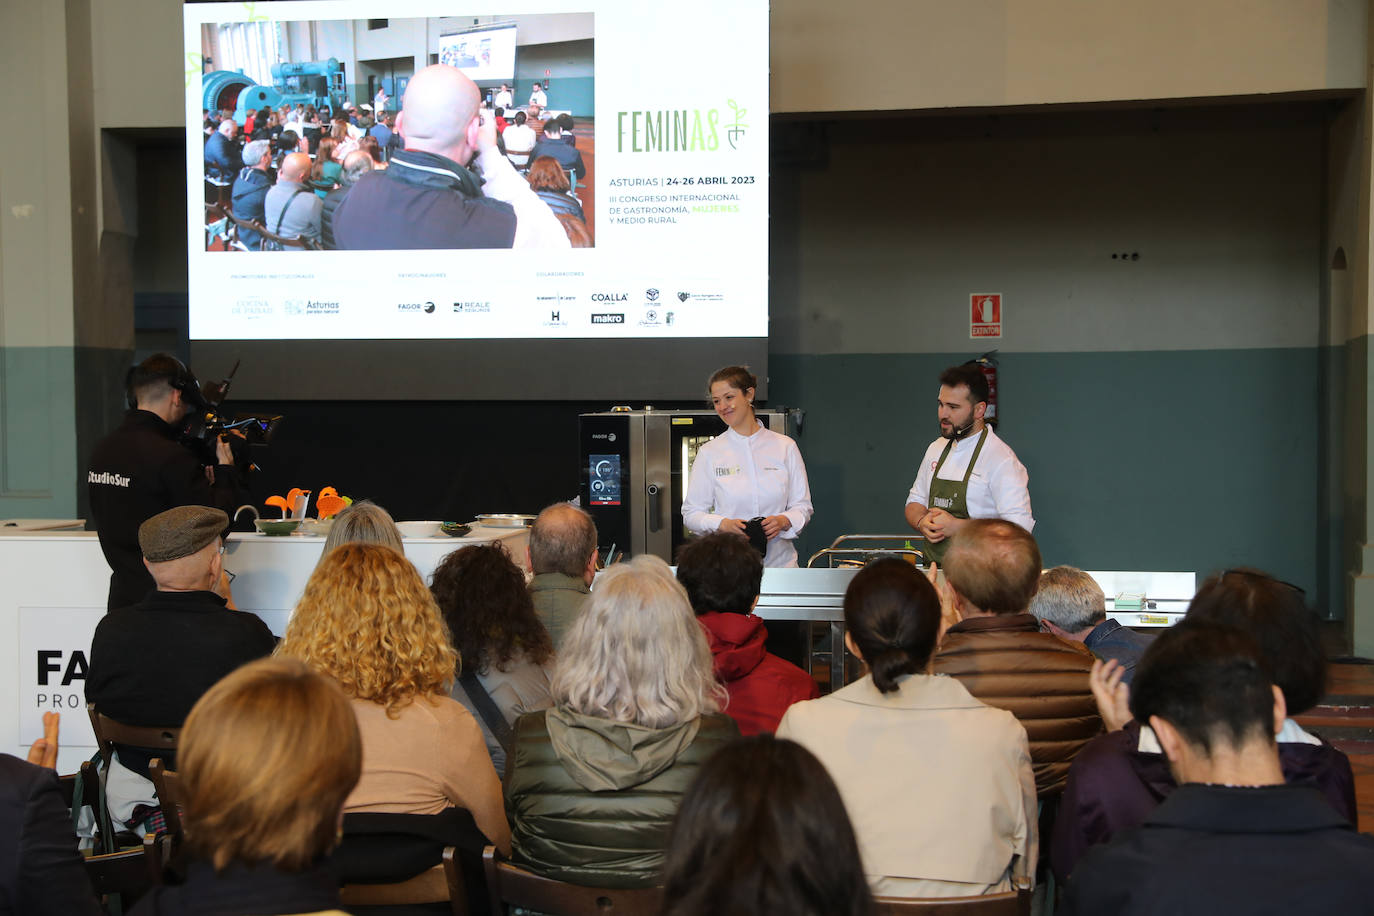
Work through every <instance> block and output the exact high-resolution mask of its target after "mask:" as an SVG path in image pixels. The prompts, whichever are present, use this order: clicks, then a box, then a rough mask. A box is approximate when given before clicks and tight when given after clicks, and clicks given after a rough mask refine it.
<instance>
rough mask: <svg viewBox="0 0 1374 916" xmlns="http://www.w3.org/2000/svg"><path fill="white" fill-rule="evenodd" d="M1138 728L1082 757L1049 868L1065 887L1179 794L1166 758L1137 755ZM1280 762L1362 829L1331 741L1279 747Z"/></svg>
mask: <svg viewBox="0 0 1374 916" xmlns="http://www.w3.org/2000/svg"><path fill="white" fill-rule="evenodd" d="M1139 745H1140V724H1139V723H1138V722H1128V723H1126V727H1125V728H1122V729H1119V730H1118V731H1114V732H1110V733H1108V734H1105V735H1099V736H1098V737H1096V738H1094V739H1093V740H1091V741H1089V742H1088V744H1087V745H1086V746H1085V747H1084V748H1083V750H1082V751H1080V752H1079V754H1078V756H1077V757H1076V758H1075V759H1074V762H1073V767H1072V768H1071V769H1070V770H1069V781H1068V785H1066V786H1065V787H1064V795H1063V798H1062V799H1061V800H1060V803H1059V814H1058V816H1057V818H1056V820H1055V822H1054V841H1053V845H1052V847H1051V849H1050V864H1051V865H1053V866H1054V873H1055V875H1056V876H1057V877H1058V878H1059V880H1060V881H1063V880H1065V879H1067V878H1068V876H1069V874H1070V873H1071V872H1072V871H1073V869H1074V867H1075V865H1076V864H1077V862H1078V861H1079V860H1080V859H1081V858H1082V857H1083V855H1084V853H1086V852H1087V851H1088V849H1089V848H1090V847H1092V846H1095V845H1097V844H1100V843H1106V842H1107V841H1109V840H1110V839H1111V838H1112V837H1114V836H1116V835H1117V834H1118V833H1120V832H1122V831H1124V830H1129V829H1131V828H1133V827H1139V826H1140V825H1141V824H1143V823H1144V822H1145V819H1146V818H1147V817H1149V815H1150V812H1152V811H1154V809H1155V808H1156V807H1157V806H1158V805H1159V803H1160V802H1162V801H1163V800H1164V799H1166V798H1168V797H1169V795H1170V794H1171V793H1172V792H1173V791H1174V789H1175V788H1176V786H1175V785H1174V777H1173V774H1171V773H1170V772H1169V761H1168V759H1167V758H1165V756H1164V755H1163V754H1157V753H1149V752H1147V751H1141V750H1139V749H1138V748H1139ZM1279 763H1280V764H1282V766H1283V777H1284V779H1286V780H1287V781H1288V783H1289V784H1290V785H1305V786H1311V787H1312V788H1315V789H1318V790H1320V791H1321V793H1322V795H1323V796H1324V797H1325V798H1326V800H1327V801H1328V802H1329V803H1330V804H1331V807H1332V808H1334V809H1335V811H1336V812H1337V813H1338V814H1340V815H1341V816H1342V817H1344V818H1345V819H1346V820H1348V821H1349V822H1350V823H1352V824H1353V823H1355V822H1356V817H1357V813H1356V808H1355V777H1354V775H1353V774H1352V773H1351V770H1350V760H1349V758H1347V757H1346V756H1345V754H1342V753H1341V752H1340V751H1338V750H1336V749H1335V748H1334V747H1332V746H1331V745H1329V744H1327V743H1326V742H1322V743H1321V744H1303V743H1298V742H1286V741H1285V742H1281V743H1280V744H1279Z"/></svg>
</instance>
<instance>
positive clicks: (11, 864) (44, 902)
mask: <svg viewBox="0 0 1374 916" xmlns="http://www.w3.org/2000/svg"><path fill="white" fill-rule="evenodd" d="M58 727H59V717H58V714H57V713H55V712H45V713H43V737H42V738H39V739H38V740H37V741H35V742H34V743H33V745H32V747H30V748H29V754H28V760H27V762H26V761H23V760H20V759H19V758H18V757H11V756H10V755H9V754H0V862H3V863H5V865H4V868H3V869H2V870H0V913H4V914H6V916H11V914H13V916H102V914H103V913H104V912H105V911H104V910H103V909H101V907H100V905H99V904H98V903H96V899H95V892H94V890H93V889H92V888H91V882H90V879H89V878H88V877H87V876H86V870H85V868H83V867H82V864H81V853H80V852H78V851H77V848H76V842H77V841H76V833H75V832H74V831H73V830H72V813H71V810H70V809H69V808H68V807H67V805H66V804H65V803H64V802H63V801H62V789H61V787H60V786H59V785H58V782H57V773H56V772H54V771H55V770H56V768H57V733H58Z"/></svg>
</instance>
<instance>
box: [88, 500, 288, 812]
mask: <svg viewBox="0 0 1374 916" xmlns="http://www.w3.org/2000/svg"><path fill="white" fill-rule="evenodd" d="M228 526H229V517H228V516H227V515H225V514H224V513H223V512H222V511H220V510H219V509H212V508H209V507H208V506H179V507H177V508H175V509H168V510H167V511H166V512H162V513H159V514H157V515H154V516H153V517H152V518H150V519H148V520H147V521H146V522H144V523H143V524H142V525H140V526H139V529H138V543H139V547H140V548H142V550H143V563H144V565H146V566H147V567H148V572H149V573H151V574H152V577H153V581H154V582H155V583H156V584H157V589H156V590H155V591H152V592H149V593H148V595H147V596H146V597H145V598H144V599H143V600H142V601H140V602H138V603H137V604H134V605H131V606H129V607H125V608H120V609H119V610H115V611H111V612H110V613H109V614H106V615H105V617H104V618H103V619H102V620H101V621H100V623H99V625H97V626H96V628H95V637H94V638H93V639H92V641H91V655H90V670H89V672H88V674H87V678H86V701H87V702H89V703H94V704H95V706H96V709H97V710H99V711H100V712H101V713H103V714H104V715H107V716H109V717H110V718H112V719H114V720H115V721H117V722H122V723H124V724H126V725H144V726H169V727H179V726H180V725H181V724H182V722H183V721H184V720H185V719H186V715H187V714H188V713H189V712H190V711H191V707H192V706H194V705H195V702H196V700H198V699H200V697H201V694H203V693H205V691H207V690H209V689H210V687H211V686H212V685H214V683H215V682H216V681H218V680H219V679H220V678H222V677H224V676H225V675H226V674H228V673H229V672H231V671H233V670H234V669H235V668H237V667H239V666H240V665H242V664H244V663H245V662H250V661H253V660H254V659H258V658H262V657H263V656H265V655H269V654H271V652H272V650H273V649H274V648H276V637H274V636H273V635H272V631H271V630H269V629H267V624H265V623H263V622H262V620H261V619H260V618H259V617H258V616H257V615H255V614H249V613H245V612H243V611H236V610H231V609H230V608H229V606H228V604H229V602H228V591H229V589H228V586H227V580H226V577H225V576H224V575H223V572H224V565H223V557H222V552H223V541H222V540H221V534H222V532H223V531H224V530H225V529H226V528H227V527H228ZM117 751H118V756H117V762H116V765H115V767H113V768H112V769H111V773H110V778H109V789H108V796H109V803H110V814H111V816H112V817H114V818H115V819H116V820H118V821H120V822H121V823H125V824H129V823H133V824H138V823H140V822H142V820H143V815H144V814H145V813H146V812H139V811H137V810H136V809H137V808H138V807H140V806H141V805H142V804H146V805H147V807H149V808H152V807H154V806H155V805H156V802H155V801H153V800H152V792H151V785H150V784H149V783H147V781H146V780H147V775H148V761H149V760H150V759H151V757H153V756H155V754H154V753H153V752H150V751H148V750H145V749H141V748H135V747H126V746H119V747H118V748H117ZM162 756H164V757H166V756H167V755H166V754H165V753H164V754H163V755H162ZM167 763H168V765H169V767H171V768H175V762H174V761H167Z"/></svg>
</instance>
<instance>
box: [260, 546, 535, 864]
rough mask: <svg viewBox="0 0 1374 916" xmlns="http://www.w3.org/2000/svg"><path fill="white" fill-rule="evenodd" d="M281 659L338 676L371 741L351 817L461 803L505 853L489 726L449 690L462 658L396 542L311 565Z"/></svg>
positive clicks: (344, 551) (345, 550) (506, 833)
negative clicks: (489, 753)
mask: <svg viewBox="0 0 1374 916" xmlns="http://www.w3.org/2000/svg"><path fill="white" fill-rule="evenodd" d="M277 654H278V655H279V656H285V657H288V658H296V659H300V660H301V661H303V662H305V663H306V664H307V665H309V666H310V667H311V668H313V669H315V670H316V671H319V672H320V673H322V674H327V675H329V676H330V677H332V678H334V680H336V681H338V683H339V686H340V687H342V688H343V691H344V693H345V694H347V695H348V697H349V698H350V700H351V703H352V706H353V712H354V713H355V714H356V715H357V717H358V729H359V731H360V732H361V733H362V740H363V773H362V778H361V779H360V780H359V781H358V786H357V788H356V789H354V790H353V793H352V794H351V795H349V796H348V800H347V801H346V802H345V804H344V812H345V813H355V812H357V813H361V812H375V813H389V814H438V813H440V812H442V811H443V810H444V809H445V808H448V807H450V806H457V807H460V808H466V809H467V810H468V811H470V812H472V816H473V820H474V821H475V822H476V824H477V827H478V829H480V830H481V831H482V833H483V834H484V835H485V836H486V838H487V839H488V840H490V841H491V843H492V844H494V845H495V846H496V847H497V848H498V849H501V850H502V851H509V850H510V827H509V825H508V824H507V822H506V814H505V811H504V809H503V807H502V801H501V781H500V780H499V779H498V778H497V775H496V770H495V768H493V767H492V765H491V758H490V757H488V756H487V748H486V744H485V743H484V742H483V740H482V731H481V728H480V727H479V726H478V725H477V722H476V721H475V720H474V719H473V717H472V714H471V713H469V712H468V711H467V710H466V709H464V708H463V707H462V706H461V705H460V704H459V703H458V702H457V701H455V700H453V699H451V698H450V697H449V695H448V691H449V685H450V684H451V683H452V682H453V679H454V677H455V675H456V671H457V668H458V653H457V652H455V651H454V650H453V648H452V645H451V643H450V641H449V634H448V628H447V627H446V626H445V625H444V621H443V617H442V616H441V615H440V613H439V608H438V606H437V605H436V604H435V603H434V598H433V596H431V595H430V592H429V589H428V588H426V587H425V584H424V582H423V581H422V580H421V579H420V574H419V573H418V572H416V570H415V567H414V566H413V565H411V563H410V561H409V560H407V559H406V558H405V557H403V556H401V555H400V554H399V553H397V552H396V551H394V550H392V549H391V548H389V547H383V546H380V545H377V544H344V545H342V546H340V547H338V548H337V549H335V550H333V551H331V552H329V553H327V554H326V555H325V556H324V557H323V558H322V559H321V560H320V564H319V565H318V566H317V567H315V571H314V573H313V574H312V575H311V576H310V581H309V582H308V583H307V584H306V586H305V594H304V595H302V596H301V600H300V603H299V604H297V605H296V610H295V612H294V613H293V614H292V616H291V621H290V623H288V624H287V626H286V634H285V635H284V636H283V637H282V641H281V644H280V645H279V646H278V647H277Z"/></svg>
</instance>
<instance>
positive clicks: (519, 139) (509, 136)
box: [501, 111, 538, 169]
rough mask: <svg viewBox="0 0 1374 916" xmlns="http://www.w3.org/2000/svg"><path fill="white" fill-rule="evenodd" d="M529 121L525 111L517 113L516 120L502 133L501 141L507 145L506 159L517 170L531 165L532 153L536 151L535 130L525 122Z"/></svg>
mask: <svg viewBox="0 0 1374 916" xmlns="http://www.w3.org/2000/svg"><path fill="white" fill-rule="evenodd" d="M527 120H529V119H528V118H527V117H526V116H525V113H524V112H523V111H517V112H516V113H515V120H514V121H512V122H511V124H510V126H509V127H507V128H506V129H505V130H503V131H501V139H502V140H504V141H505V144H506V158H508V159H509V160H510V164H511V165H513V166H515V167H516V168H517V169H523V168H525V166H527V165H529V164H530V151H531V150H533V149H534V143H535V140H536V139H538V138H537V137H535V135H534V128H533V127H530V126H529V125H528V124H526V123H525V122H526V121H527Z"/></svg>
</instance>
